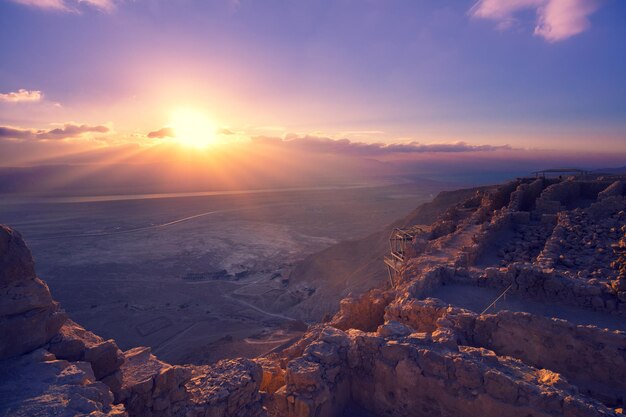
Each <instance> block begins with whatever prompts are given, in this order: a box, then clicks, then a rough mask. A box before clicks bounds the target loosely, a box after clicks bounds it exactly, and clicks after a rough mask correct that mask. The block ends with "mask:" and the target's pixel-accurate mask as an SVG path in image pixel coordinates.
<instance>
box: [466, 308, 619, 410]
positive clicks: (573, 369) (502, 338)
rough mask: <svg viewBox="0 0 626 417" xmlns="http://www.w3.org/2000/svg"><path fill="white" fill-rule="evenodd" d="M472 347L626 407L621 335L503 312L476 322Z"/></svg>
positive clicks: (481, 318) (478, 318)
mask: <svg viewBox="0 0 626 417" xmlns="http://www.w3.org/2000/svg"><path fill="white" fill-rule="evenodd" d="M473 343H474V345H475V346H484V347H486V348H488V349H491V350H493V351H495V352H496V353H497V354H498V355H508V356H513V357H515V358H519V359H522V360H523V361H524V362H525V363H527V364H531V365H533V366H535V367H537V368H545V369H551V370H553V371H556V372H559V373H561V374H563V375H564V376H565V377H566V378H567V379H568V380H569V381H571V382H573V383H575V384H576V386H577V387H578V388H579V389H581V391H582V392H584V393H587V394H590V395H592V396H594V397H595V398H598V399H600V400H602V401H603V402H605V403H610V404H615V405H617V404H624V403H626V356H625V355H624V352H625V349H626V333H624V332H620V331H608V330H603V329H599V328H597V327H594V326H576V325H573V324H572V323H569V322H567V321H565V320H559V319H555V318H545V317H541V316H536V315H532V314H528V313H513V312H509V311H502V312H499V313H498V314H495V315H493V314H488V315H483V316H479V317H477V319H476V323H475V327H474V333H473Z"/></svg>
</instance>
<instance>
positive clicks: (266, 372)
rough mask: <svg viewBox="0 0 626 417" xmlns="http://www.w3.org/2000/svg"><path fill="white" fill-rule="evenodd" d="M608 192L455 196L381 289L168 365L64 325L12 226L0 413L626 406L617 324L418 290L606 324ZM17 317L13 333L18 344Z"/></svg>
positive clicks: (597, 188)
mask: <svg viewBox="0 0 626 417" xmlns="http://www.w3.org/2000/svg"><path fill="white" fill-rule="evenodd" d="M622 194H623V185H622V184H621V183H616V182H615V181H610V180H602V181H578V180H574V179H568V180H566V181H559V180H546V179H518V180H516V181H511V182H509V183H507V184H505V185H503V186H501V187H495V188H490V189H481V190H472V191H471V192H467V193H466V194H465V195H466V197H467V198H466V199H465V200H464V201H461V202H455V203H454V204H451V205H448V206H447V207H448V208H447V209H446V210H445V212H444V213H443V214H442V215H441V216H440V217H439V219H438V220H437V221H435V222H434V224H433V225H432V227H429V228H424V233H422V234H420V236H419V237H416V238H415V239H414V241H412V242H410V243H409V244H410V245H411V246H412V249H415V250H410V251H409V250H407V251H406V253H405V254H404V255H406V258H407V259H405V260H404V261H403V264H402V266H401V268H400V269H399V271H398V276H397V277H396V279H394V280H393V285H392V287H393V288H390V287H389V286H387V287H384V288H378V289H373V290H370V291H369V292H366V293H365V294H363V295H360V296H349V297H348V298H346V299H344V300H343V301H341V305H340V309H339V312H338V313H337V314H336V315H335V316H334V317H333V318H332V319H330V320H327V321H326V323H325V324H315V325H311V326H310V327H309V329H308V330H307V332H306V333H305V335H304V336H303V337H302V338H301V339H300V340H298V341H296V342H295V343H293V344H292V345H290V346H288V347H286V348H285V349H283V350H282V351H274V352H272V353H271V354H268V356H267V357H264V358H257V359H256V360H247V359H237V360H229V361H221V362H218V363H216V364H214V365H210V366H191V365H188V366H172V365H169V364H167V363H165V362H162V361H160V360H159V359H158V358H156V357H155V356H154V355H153V354H152V353H151V351H150V349H149V348H144V347H139V348H135V349H130V350H128V351H126V352H123V353H122V352H120V350H119V349H118V347H117V345H116V344H115V342H114V341H113V340H104V339H102V338H100V337H98V336H97V335H94V334H93V333H91V332H89V331H87V330H85V329H83V328H82V327H81V326H79V325H78V324H76V323H74V322H72V321H70V320H67V321H65V316H64V314H63V313H62V312H61V311H60V310H59V308H58V306H57V305H56V304H55V303H54V301H53V300H52V298H51V296H50V293H49V291H48V289H47V287H46V286H45V284H44V283H43V282H42V281H41V280H39V279H38V278H37V277H36V275H35V272H34V267H33V262H32V258H31V257H30V252H29V251H28V249H27V248H26V246H25V245H24V242H23V241H22V240H21V238H20V236H19V234H17V233H16V232H13V231H12V230H10V229H7V228H1V229H0V266H2V268H0V288H1V289H2V291H3V293H2V298H1V299H0V313H1V314H0V324H1V325H2V326H3V327H2V329H7V332H8V333H7V334H9V335H10V336H12V337H13V338H14V339H15V340H13V339H2V341H1V342H0V347H1V350H0V352H2V355H3V356H4V357H8V356H12V357H11V358H9V359H5V360H4V361H3V362H0V373H1V374H2V375H3V376H4V375H5V374H6V375H9V376H10V377H9V378H3V379H1V380H0V414H7V415H18V416H26V415H29V416H30V415H35V416H37V415H42V416H43V415H61V416H64V415H68V416H69V415H90V416H124V415H129V416H130V417H134V416H137V417H144V416H145V417H150V416H155V417H166V416H168V417H169V416H172V417H183V416H184V417H209V416H211V417H244V416H251V417H266V416H267V417H334V416H337V417H338V416H342V415H344V413H345V412H346V410H355V409H357V410H360V412H361V411H362V412H363V413H369V414H371V415H374V416H415V417H430V416H442V417H443V416H461V417H465V416H466V417H470V416H472V417H473V416H478V415H480V416H494V417H495V416H513V417H516V416H519V417H528V416H533V417H547V416H567V417H587V416H589V417H591V416H617V415H618V414H617V413H618V412H620V411H619V410H621V409H622V407H623V406H624V402H625V401H626V398H625V396H624V393H625V392H626V384H625V382H624V381H626V355H625V352H626V333H624V332H623V331H620V330H615V329H601V328H598V327H595V326H589V325H575V324H573V323H571V322H568V321H565V320H559V319H554V318H551V317H544V316H542V315H536V314H530V313H527V312H511V311H499V312H495V313H494V314H478V312H474V311H470V310H466V309H463V308H459V307H457V306H453V305H448V304H447V303H444V302H443V301H441V300H439V299H436V298H430V295H429V294H432V293H433V292H434V291H441V290H444V291H445V286H447V285H450V287H453V286H457V287H459V286H462V287H463V288H464V289H467V287H468V286H471V287H474V288H473V290H476V291H483V292H484V291H487V289H486V288H485V287H491V288H496V289H499V290H500V291H502V290H504V289H506V290H507V291H508V292H509V293H510V294H514V295H515V296H516V297H519V299H520V300H522V301H523V302H525V301H529V302H530V301H532V303H534V304H541V303H544V304H558V305H559V306H563V305H569V307H568V308H572V307H576V314H578V315H582V316H585V315H586V314H587V313H589V314H591V313H593V314H596V315H601V316H602V318H603V319H602V320H601V321H600V322H601V323H607V322H608V323H614V321H613V320H606V318H607V317H610V318H611V319H614V318H615V317H623V315H624V314H626V296H624V294H626V285H624V284H623V283H624V282H626V275H625V274H626V266H625V265H626V257H625V256H624V254H625V253H626V249H624V248H626V243H625V242H626V238H625V237H624V236H625V233H626V224H624V223H625V222H626V215H625V214H624V213H625V212H626V198H625V197H624V196H623V195H622ZM409 223H410V222H409ZM408 225H409V226H414V224H408ZM419 227H420V229H422V226H419ZM418 239H419V240H418ZM379 243H380V242H379ZM383 243H384V242H383ZM417 249H419V250H417ZM373 261H374V260H372V262H373ZM461 284H462V285H461ZM491 293H493V290H492V289H489V291H488V292H486V293H485V294H487V296H489V294H491ZM440 294H441V292H440ZM441 298H444V296H443V295H442V296H441ZM479 305H480V304H479ZM472 308H473V307H472ZM479 311H482V308H481V309H480V310H479ZM529 311H530V310H529ZM534 311H540V312H539V313H537V314H543V313H541V309H535V310H534ZM33 317H34V319H33V320H32V321H29V319H30V318H33ZM594 317H595V316H594ZM16 318H17V319H18V321H13V320H14V319H16ZM19 320H22V321H21V322H20V321H19ZM17 323H26V324H27V329H28V330H29V331H31V333H29V334H28V335H26V336H25V337H24V338H21V339H20V336H21V335H22V332H21V329H19V328H18V327H17ZM617 327H619V326H617ZM37 348H39V349H37ZM34 349H37V350H35V351H34V352H32V353H27V352H31V351H33V350H34ZM611 407H613V408H611Z"/></svg>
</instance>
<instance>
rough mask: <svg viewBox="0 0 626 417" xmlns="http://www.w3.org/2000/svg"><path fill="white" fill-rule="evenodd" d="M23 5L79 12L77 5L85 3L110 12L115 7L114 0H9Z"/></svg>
mask: <svg viewBox="0 0 626 417" xmlns="http://www.w3.org/2000/svg"><path fill="white" fill-rule="evenodd" d="M11 1H13V2H15V3H19V4H23V5H25V6H30V7H36V8H39V9H44V10H56V11H62V12H74V13H78V12H79V6H81V5H83V4H85V5H88V6H91V7H94V8H96V9H98V10H100V11H104V12H112V11H113V10H114V9H115V0H11Z"/></svg>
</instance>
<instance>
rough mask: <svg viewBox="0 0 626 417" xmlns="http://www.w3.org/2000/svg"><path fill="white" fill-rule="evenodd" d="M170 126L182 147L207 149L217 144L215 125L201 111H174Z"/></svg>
mask: <svg viewBox="0 0 626 417" xmlns="http://www.w3.org/2000/svg"><path fill="white" fill-rule="evenodd" d="M170 126H171V127H172V128H173V129H174V133H175V135H176V136H175V139H176V141H177V142H178V143H180V144H181V145H185V146H191V147H194V148H206V147H207V146H209V145H212V144H214V143H215V142H216V135H215V130H216V129H215V125H214V124H213V123H212V122H211V119H210V118H209V117H208V116H207V115H206V114H205V113H204V112H202V111H200V110H196V109H187V108H186V109H177V110H175V111H173V112H172V115H171V121H170Z"/></svg>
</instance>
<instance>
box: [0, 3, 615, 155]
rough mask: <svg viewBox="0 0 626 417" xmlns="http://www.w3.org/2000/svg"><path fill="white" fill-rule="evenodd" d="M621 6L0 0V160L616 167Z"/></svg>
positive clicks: (578, 4)
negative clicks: (145, 157)
mask: <svg viewBox="0 0 626 417" xmlns="http://www.w3.org/2000/svg"><path fill="white" fill-rule="evenodd" d="M625 18H626V1H623V0H432V1H419V0H267V1H256V0H169V1H166V0H81V1H77V0H0V52H1V55H2V59H0V166H4V167H7V166H25V165H36V164H44V163H50V161H56V162H58V161H62V160H63V159H62V158H61V157H62V156H64V155H76V154H83V153H85V152H87V151H90V150H102V149H117V148H119V149H127V148H128V147H134V148H141V149H144V150H145V149H147V148H150V147H153V146H159V145H162V144H163V143H170V142H171V143H178V144H179V145H181V146H186V145H192V146H191V148H193V147H196V148H198V149H197V151H198V152H210V151H211V150H210V147H209V150H208V151H207V149H205V148H206V147H205V146H202V145H206V144H210V145H217V144H219V145H220V146H226V145H228V144H236V145H237V147H239V148H238V149H240V148H241V147H244V148H245V147H246V146H247V147H249V148H252V147H255V146H260V144H262V145H263V146H265V147H267V146H270V145H271V146H274V147H280V148H282V149H287V150H288V149H296V148H297V149H298V151H299V155H306V154H307V153H309V154H312V153H316V154H339V155H346V156H347V157H355V158H375V159H377V160H380V161H390V160H398V161H404V162H406V161H407V160H409V159H411V158H413V159H415V160H416V161H431V162H432V161H438V160H444V159H445V160H449V159H450V158H454V157H456V158H462V160H464V161H466V160H469V159H471V158H474V160H475V161H483V160H487V159H489V158H491V159H492V160H494V161H495V160H499V161H502V160H503V159H504V160H506V159H507V158H509V159H511V160H520V159H522V160H523V159H524V158H526V159H527V160H533V161H537V160H538V159H539V160H541V161H544V159H546V155H549V156H550V158H551V159H550V158H547V159H546V160H545V164H557V163H561V164H565V163H577V164H579V165H587V166H616V165H617V166H619V165H626V76H624V74H626V42H624V40H625V39H626V25H624V21H625ZM194 132H196V133H194ZM198 132H203V133H206V134H207V135H208V136H211V139H210V140H207V143H203V142H202V141H203V140H204V139H202V138H198V135H199V133H198ZM194 135H195V137H194ZM189 137H191V139H192V140H187V139H189ZM196 145H200V146H196ZM200 148H202V149H200ZM302 151H304V152H302ZM490 155H492V156H491V157H490ZM59 158H61V159H59ZM542 163H544V162H542ZM535 165H537V164H535Z"/></svg>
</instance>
